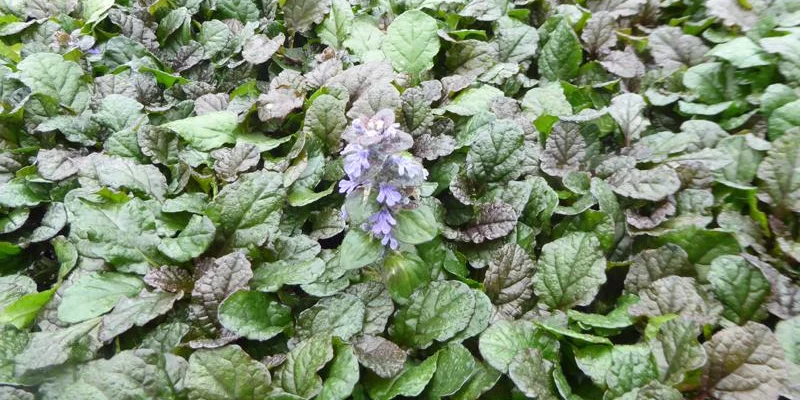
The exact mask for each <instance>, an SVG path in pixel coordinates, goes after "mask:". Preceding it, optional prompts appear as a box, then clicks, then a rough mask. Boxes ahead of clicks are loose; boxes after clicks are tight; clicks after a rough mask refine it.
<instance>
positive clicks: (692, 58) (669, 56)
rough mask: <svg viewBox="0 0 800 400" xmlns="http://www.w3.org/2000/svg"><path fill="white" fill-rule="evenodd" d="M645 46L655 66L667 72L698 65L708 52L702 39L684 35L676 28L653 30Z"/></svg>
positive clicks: (664, 27) (665, 27) (668, 27)
mask: <svg viewBox="0 0 800 400" xmlns="http://www.w3.org/2000/svg"><path fill="white" fill-rule="evenodd" d="M647 46H648V47H649V48H650V54H652V56H653V59H655V61H656V64H658V65H659V66H660V67H663V68H664V69H666V70H668V71H674V70H676V69H678V68H680V67H681V66H684V65H685V66H692V65H695V64H698V63H699V62H700V61H702V60H703V56H704V55H705V54H706V52H708V47H706V45H704V44H703V40H702V39H700V38H699V37H695V36H692V35H687V34H684V33H683V31H682V30H681V28H679V27H676V26H662V27H659V28H657V29H655V30H653V31H652V32H651V33H650V35H649V38H648V42H647Z"/></svg>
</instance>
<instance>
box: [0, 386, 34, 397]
mask: <svg viewBox="0 0 800 400" xmlns="http://www.w3.org/2000/svg"><path fill="white" fill-rule="evenodd" d="M0 396H3V398H4V399H8V400H34V399H35V397H34V396H33V393H29V392H26V391H24V390H22V389H17V388H15V387H12V386H0Z"/></svg>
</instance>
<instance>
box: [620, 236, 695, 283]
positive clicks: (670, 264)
mask: <svg viewBox="0 0 800 400" xmlns="http://www.w3.org/2000/svg"><path fill="white" fill-rule="evenodd" d="M691 271H692V265H691V264H690V263H689V256H688V255H687V254H686V251H684V250H683V249H682V248H681V247H680V246H678V245H676V244H673V243H667V244H665V245H663V246H661V247H658V248H655V249H647V250H644V251H642V252H641V253H639V254H637V255H636V256H635V257H634V258H633V262H632V264H631V267H630V268H629V269H628V275H627V276H626V277H625V290H626V291H627V292H629V293H637V292H639V290H641V289H644V288H646V287H648V286H650V284H651V283H653V282H655V281H657V280H659V279H661V278H664V277H667V276H670V275H687V274H689V273H690V272H691Z"/></svg>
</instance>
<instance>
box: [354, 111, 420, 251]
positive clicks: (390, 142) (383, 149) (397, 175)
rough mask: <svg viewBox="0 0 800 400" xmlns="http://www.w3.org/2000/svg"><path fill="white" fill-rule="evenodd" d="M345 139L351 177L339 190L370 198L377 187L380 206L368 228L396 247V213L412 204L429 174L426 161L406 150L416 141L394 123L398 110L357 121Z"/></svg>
mask: <svg viewBox="0 0 800 400" xmlns="http://www.w3.org/2000/svg"><path fill="white" fill-rule="evenodd" d="M342 138H343V139H344V140H345V141H346V142H347V145H346V146H345V147H344V149H343V150H342V156H344V171H345V173H346V174H347V178H346V179H342V180H341V181H340V182H339V192H340V193H346V194H347V196H351V195H357V194H358V193H363V196H364V198H365V199H368V198H369V195H370V193H372V191H373V190H377V197H376V201H377V202H378V205H379V207H380V209H379V210H378V211H377V212H376V213H375V214H373V215H372V216H370V217H369V218H368V219H367V222H366V223H365V226H364V230H366V231H369V232H370V233H372V235H373V236H374V237H375V238H377V239H380V241H381V243H382V244H383V245H384V246H389V247H390V248H391V249H393V250H396V249H397V247H398V242H397V239H396V238H395V236H394V235H393V234H392V230H393V228H394V227H395V225H397V220H396V219H395V218H394V215H395V213H396V212H397V211H399V210H400V209H402V208H404V207H409V206H410V205H412V201H413V200H412V197H413V195H414V194H415V193H416V192H417V189H418V187H419V186H420V185H422V184H423V183H424V182H425V179H426V178H427V177H428V171H426V170H425V168H424V167H423V166H422V164H420V163H419V161H417V160H415V159H414V158H413V157H412V156H411V155H410V154H408V153H407V152H406V150H408V149H410V148H411V146H413V144H414V140H413V139H412V137H411V135H409V134H408V133H406V132H403V131H402V130H400V125H399V124H397V123H395V122H394V111H392V110H389V109H386V110H381V111H379V112H378V113H377V114H375V116H373V117H372V118H362V119H355V120H353V123H352V124H351V126H350V127H348V129H347V130H346V131H345V132H344V134H342Z"/></svg>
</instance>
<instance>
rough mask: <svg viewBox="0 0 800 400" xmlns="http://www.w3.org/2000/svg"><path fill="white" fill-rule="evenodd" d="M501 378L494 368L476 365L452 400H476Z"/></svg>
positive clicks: (480, 364)
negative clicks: (470, 375)
mask: <svg viewBox="0 0 800 400" xmlns="http://www.w3.org/2000/svg"><path fill="white" fill-rule="evenodd" d="M501 376H502V375H501V374H500V372H498V371H497V370H495V369H494V368H492V367H487V366H485V365H483V364H482V363H476V364H475V371H474V373H473V374H472V377H470V378H469V380H468V381H467V383H465V384H464V386H462V387H461V390H459V391H458V393H456V394H455V395H453V397H452V398H453V399H456V400H466V399H473V400H474V399H478V398H480V396H481V395H482V394H483V393H484V392H486V391H487V390H489V389H491V388H492V387H493V386H494V385H495V384H496V383H497V381H498V380H499V379H500V377H501Z"/></svg>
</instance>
